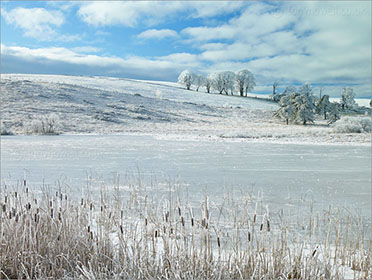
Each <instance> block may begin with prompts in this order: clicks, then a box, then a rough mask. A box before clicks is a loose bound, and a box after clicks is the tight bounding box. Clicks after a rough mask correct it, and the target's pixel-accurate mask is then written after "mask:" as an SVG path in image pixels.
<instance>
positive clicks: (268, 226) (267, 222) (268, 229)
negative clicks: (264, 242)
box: [267, 220, 270, 231]
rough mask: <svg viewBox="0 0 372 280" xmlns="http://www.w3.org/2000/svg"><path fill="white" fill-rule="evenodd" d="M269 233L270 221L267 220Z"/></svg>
mask: <svg viewBox="0 0 372 280" xmlns="http://www.w3.org/2000/svg"><path fill="white" fill-rule="evenodd" d="M267 231H270V221H269V220H267Z"/></svg>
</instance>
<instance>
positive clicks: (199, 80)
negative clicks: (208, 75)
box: [195, 75, 205, 91]
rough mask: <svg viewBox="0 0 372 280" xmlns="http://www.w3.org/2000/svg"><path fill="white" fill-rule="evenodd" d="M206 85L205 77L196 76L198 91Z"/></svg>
mask: <svg viewBox="0 0 372 280" xmlns="http://www.w3.org/2000/svg"><path fill="white" fill-rule="evenodd" d="M204 84H205V78H204V76H203V75H196V76H195V85H196V91H199V88H200V87H201V86H203V85H204Z"/></svg>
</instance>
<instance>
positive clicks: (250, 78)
mask: <svg viewBox="0 0 372 280" xmlns="http://www.w3.org/2000/svg"><path fill="white" fill-rule="evenodd" d="M255 86H256V79H255V77H254V76H253V74H252V73H250V75H249V76H248V81H247V84H246V86H245V96H247V94H248V92H251V91H252V90H253V89H254V87H255Z"/></svg>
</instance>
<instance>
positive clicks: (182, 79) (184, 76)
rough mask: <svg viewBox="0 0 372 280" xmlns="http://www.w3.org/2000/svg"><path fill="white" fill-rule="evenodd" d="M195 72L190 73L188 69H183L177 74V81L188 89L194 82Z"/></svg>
mask: <svg viewBox="0 0 372 280" xmlns="http://www.w3.org/2000/svg"><path fill="white" fill-rule="evenodd" d="M194 80H195V74H194V73H192V72H191V71H190V70H184V71H182V73H181V74H180V75H179V76H178V82H179V83H180V84H183V85H185V86H186V89H188V90H190V88H191V85H192V84H193V83H194Z"/></svg>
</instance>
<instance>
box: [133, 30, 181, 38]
mask: <svg viewBox="0 0 372 280" xmlns="http://www.w3.org/2000/svg"><path fill="white" fill-rule="evenodd" d="M177 36H178V35H177V32H176V31H174V30H170V29H149V30H146V31H144V32H142V33H140V34H138V36H137V37H138V38H140V39H164V38H167V37H170V38H172V37H173V38H175V37H177Z"/></svg>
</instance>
